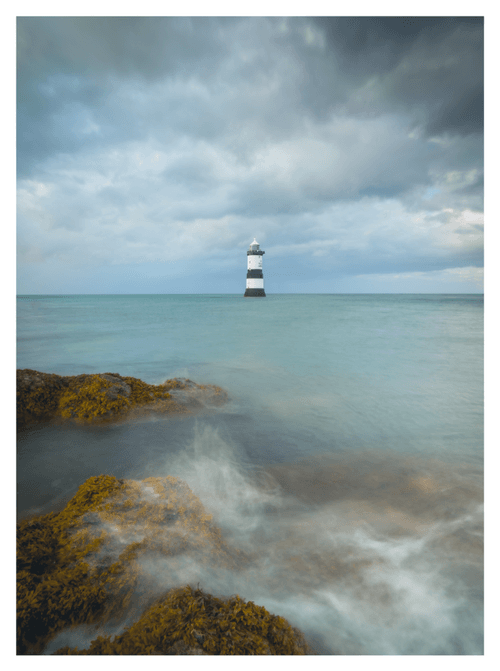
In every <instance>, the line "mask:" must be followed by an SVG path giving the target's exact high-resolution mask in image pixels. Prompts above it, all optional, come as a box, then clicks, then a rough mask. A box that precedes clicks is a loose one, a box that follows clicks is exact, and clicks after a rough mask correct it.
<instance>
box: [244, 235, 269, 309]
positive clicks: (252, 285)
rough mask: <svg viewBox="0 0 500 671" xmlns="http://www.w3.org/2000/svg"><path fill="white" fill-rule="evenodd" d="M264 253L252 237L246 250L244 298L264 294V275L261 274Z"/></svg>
mask: <svg viewBox="0 0 500 671" xmlns="http://www.w3.org/2000/svg"><path fill="white" fill-rule="evenodd" d="M263 254H265V252H263V251H262V250H261V249H260V245H259V243H258V242H257V240H256V239H255V238H254V239H253V242H252V244H251V245H250V247H249V248H248V251H247V268H248V270H247V288H246V291H245V298H249V297H251V296H255V297H257V296H264V297H265V295H266V292H265V291H264V275H263V274H262V255H263Z"/></svg>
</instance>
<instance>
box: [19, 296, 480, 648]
mask: <svg viewBox="0 0 500 671" xmlns="http://www.w3.org/2000/svg"><path fill="white" fill-rule="evenodd" d="M17 309H18V312H17V318H18V349H17V367H18V368H32V369H35V370H39V371H43V372H48V373H58V374H62V375H76V374H79V373H93V372H107V371H109V372H115V373H119V374H121V375H132V376H135V377H139V378H141V379H143V380H145V381H147V382H150V383H155V384H157V383H159V382H163V381H164V380H165V379H168V378H171V377H188V378H191V379H192V380H194V381H196V382H198V383H213V384H218V385H220V386H222V387H224V388H225V389H226V391H227V392H228V394H229V397H230V401H229V403H228V404H227V406H224V407H222V408H219V409H217V410H215V411H214V412H213V413H211V414H209V415H204V416H202V417H198V418H194V417H193V418H182V419H172V418H170V419H162V420H160V419H156V420H147V421H146V420H144V421H142V422H139V421H138V422H133V423H132V422H131V423H129V424H124V425H120V426H117V427H106V428H102V427H86V428H84V427H77V426H66V427H50V426H46V427H41V428H38V429H36V430H33V431H30V432H26V433H24V434H23V435H22V436H21V437H20V439H19V443H18V510H19V513H20V514H21V515H22V514H25V513H27V512H45V511H47V510H49V509H51V506H54V505H57V503H58V502H59V501H61V500H63V499H64V498H65V497H67V496H69V495H71V494H72V493H73V492H74V491H75V490H76V488H77V487H78V485H79V484H81V482H82V481H83V480H84V479H85V478H87V477H89V476H90V475H97V474H99V473H102V472H106V473H111V474H113V475H116V476H117V477H137V478H143V477H146V476H148V475H164V474H167V473H171V474H173V475H177V474H178V475H181V476H182V477H184V478H185V479H186V480H187V481H188V483H189V484H190V485H191V487H192V488H193V490H194V491H195V493H196V494H197V495H198V496H200V498H201V499H202V500H203V501H204V502H205V503H206V505H207V507H208V508H209V509H211V511H212V512H214V514H215V515H216V517H217V519H218V522H219V524H220V525H221V527H222V528H223V530H224V531H225V533H226V534H228V535H229V536H231V537H232V538H234V539H235V540H237V541H238V542H239V543H240V544H241V545H242V546H244V545H245V543H251V544H253V546H255V543H256V542H257V540H256V539H257V538H259V539H261V540H259V541H258V542H259V543H262V547H261V555H262V557H263V558H265V559H266V561H265V565H266V566H267V567H268V569H266V570H264V569H263V568H262V567H260V569H259V572H258V575H259V576H261V577H260V578H259V579H258V580H257V579H256V578H255V576H253V577H252V579H250V577H249V576H241V575H240V576H227V575H226V576H224V579H222V577H221V576H219V577H218V576H214V575H211V576H201V578H204V579H205V582H204V583H203V584H205V585H206V588H207V589H208V588H212V589H213V590H214V591H219V592H221V593H222V592H223V591H224V589H226V590H227V589H229V585H231V586H232V587H234V590H232V591H236V590H237V589H238V590H239V593H240V594H241V595H242V596H244V597H245V598H247V599H252V600H254V601H256V602H257V603H260V604H262V605H265V606H266V607H268V606H269V608H274V612H279V613H280V614H282V615H284V616H285V617H287V618H288V619H289V620H290V621H293V622H294V624H296V625H297V626H299V627H301V628H302V629H303V630H304V631H306V632H309V633H310V635H311V636H313V637H314V640H315V641H316V643H317V646H318V647H319V649H321V650H323V651H324V652H325V653H331V652H336V653H340V654H481V652H482V540H481V539H482V536H481V533H482V532H481V524H482V473H483V297H482V296H480V295H326V294H320V295H290V294H286V295H285V294H284V295H269V296H267V298H265V299H243V297H242V296H239V295H234V296H233V295H166V296H162V295H150V296H149V295H133V296H125V295H117V296H31V297H19V298H18V308H17ZM263 477H265V478H267V480H266V481H267V482H272V483H273V489H272V491H273V492H274V494H273V496H274V497H276V496H278V498H279V502H280V506H284V509H286V511H287V514H286V515H285V514H283V515H279V516H277V515H276V514H275V512H274V513H271V512H268V508H269V505H268V504H269V501H268V500H267V499H266V496H268V494H264V493H263V491H262V489H261V488H259V487H260V485H258V484H257V480H258V479H260V480H259V481H262V478H263ZM214 483H217V484H214ZM234 483H238V486H237V487H235V485H234ZM266 491H268V490H266ZM228 492H230V494H231V496H229V497H228ZM273 501H274V503H273V506H274V505H275V504H276V500H275V499H273ZM273 506H271V507H270V508H273ZM273 509H274V508H273ZM280 509H281V508H280ZM305 520H307V523H306V526H307V528H308V529H309V531H308V534H309V536H307V539H306V536H305V535H304V533H303V531H301V532H300V533H299V531H298V529H304V524H305ZM346 525H347V526H346ZM243 530H246V531H243ZM285 530H286V533H285ZM312 530H315V531H314V533H313V531H312ZM292 532H293V533H292ZM283 534H285V535H286V536H287V537H291V536H293V538H294V541H293V542H294V546H295V547H302V546H303V547H304V548H308V549H310V548H311V547H316V549H317V553H316V554H318V556H320V555H321V556H322V555H324V554H325V553H326V554H327V555H329V553H330V554H332V553H333V555H335V556H337V560H338V561H339V562H340V563H342V562H344V563H345V561H347V560H346V557H354V559H353V561H355V562H357V563H358V564H359V561H361V560H362V561H363V562H368V563H367V564H366V568H365V569H364V571H363V575H362V578H360V579H359V580H361V581H362V582H363V584H365V587H366V589H364V590H361V592H360V589H359V584H356V583H353V584H352V585H351V583H350V582H349V581H348V580H345V579H344V580H343V581H340V582H336V581H335V580H333V581H331V580H329V579H328V580H327V579H326V578H325V577H324V576H323V574H322V573H321V571H320V570H319V568H318V570H317V574H316V582H315V581H314V564H313V565H312V567H311V571H310V573H311V575H309V577H308V578H307V580H306V583H307V585H308V588H307V589H306V590H305V592H304V593H301V594H295V595H294V590H296V589H297V588H296V585H297V584H298V582H300V584H302V583H303V581H304V580H305V577H304V576H303V575H301V576H300V580H299V579H298V577H297V576H295V577H294V578H292V576H293V572H291V571H290V572H289V573H290V582H287V581H286V580H284V579H281V582H282V583H283V584H281V583H280V584H278V583H276V584H275V585H274V588H273V589H274V591H273V590H271V589H270V587H269V582H266V580H267V581H269V580H271V577H270V568H269V567H271V566H274V565H275V564H274V562H276V561H278V562H281V563H282V564H285V563H286V557H285V554H284V553H285V551H284V549H283V547H284V546H283V545H280V546H279V548H278V547H277V546H276V542H275V539H276V538H282V535H283ZM290 534H291V536H290ZM310 534H312V537H310ZM290 542H291V541H290ZM315 544H316V545H315ZM304 551H305V550H304ZM339 553H340V556H338V555H339ZM375 560H376V561H375ZM263 561H264V559H263ZM377 562H378V563H377ZM375 564H377V566H379V569H378V572H376V571H375V569H374V566H375ZM342 565H344V564H343V563H342ZM380 567H385V568H380ZM271 573H272V571H271ZM320 575H321V580H324V581H326V582H325V583H324V584H323V585H322V587H318V584H317V583H318V581H319V582H321V580H320V578H319V576H320ZM262 576H266V579H265V580H264V578H263V577H262ZM192 578H193V579H198V578H200V576H199V575H198V574H196V572H195V573H194V574H193V576H192ZM307 581H309V582H307ZM202 582H203V581H202V580H201V579H200V583H202ZM278 582H279V581H278ZM280 585H281V586H280ZM313 585H314V589H313ZM384 590H385V591H384ZM230 591H231V590H230ZM382 592H384V594H385V596H384V597H383V599H385V601H384V603H385V606H384V608H383V609H381V606H380V604H381V599H382V596H381V594H382ZM419 604H420V605H419ZM374 614H376V617H375V616H374ZM375 622H376V624H375Z"/></svg>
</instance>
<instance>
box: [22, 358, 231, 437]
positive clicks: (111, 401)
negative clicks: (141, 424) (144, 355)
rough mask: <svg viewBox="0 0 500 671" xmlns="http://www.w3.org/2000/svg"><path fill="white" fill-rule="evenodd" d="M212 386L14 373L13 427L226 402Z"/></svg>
mask: <svg viewBox="0 0 500 671" xmlns="http://www.w3.org/2000/svg"><path fill="white" fill-rule="evenodd" d="M227 398H228V397H227V394H226V392H225V391H224V390H223V389H221V388H220V387H217V386H215V385H199V384H196V383H195V382H193V381H192V380H187V379H185V378H175V379H171V380H166V381H165V382H164V383H163V384H160V385H152V384H148V383H146V382H143V381H142V380H140V379H138V378H134V377H122V376H121V375H119V374H118V373H109V372H108V373H98V374H94V375H85V374H84V375H73V376H62V375H56V374H55V373H41V372H38V371H36V370H31V369H24V370H18V371H17V425H18V428H19V429H22V428H24V427H25V426H26V425H28V424H31V423H33V422H40V421H48V420H54V419H58V420H60V419H77V420H82V421H96V420H107V421H110V420H112V421H116V420H118V419H121V418H124V417H126V416H138V415H140V414H144V412H148V413H151V412H154V413H163V414H164V413H190V412H193V411H196V410H198V411H199V410H202V409H203V408H204V407H212V406H217V405H221V404H222V403H225V402H226V401H227Z"/></svg>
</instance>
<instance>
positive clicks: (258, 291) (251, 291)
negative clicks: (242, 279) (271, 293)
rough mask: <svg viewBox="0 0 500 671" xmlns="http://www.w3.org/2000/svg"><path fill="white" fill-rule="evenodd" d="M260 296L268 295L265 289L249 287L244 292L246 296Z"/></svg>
mask: <svg viewBox="0 0 500 671" xmlns="http://www.w3.org/2000/svg"><path fill="white" fill-rule="evenodd" d="M259 296H260V297H261V298H265V297H266V292H265V291H264V289H247V290H246V291H245V294H244V298H257V297H259Z"/></svg>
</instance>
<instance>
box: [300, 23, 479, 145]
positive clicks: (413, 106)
mask: <svg viewBox="0 0 500 671" xmlns="http://www.w3.org/2000/svg"><path fill="white" fill-rule="evenodd" d="M313 20H314V22H315V23H316V24H317V25H318V26H319V27H320V28H321V29H322V30H323V31H324V33H325V35H326V37H327V40H328V45H329V48H330V50H331V54H330V59H331V60H332V61H333V62H336V63H338V68H339V70H340V71H341V73H342V75H343V76H347V77H348V81H349V83H350V84H349V86H347V88H346V89H345V90H344V91H343V94H344V95H343V97H341V99H340V104H346V105H347V107H348V109H349V110H350V111H351V112H354V113H365V114H369V113H370V111H371V112H373V111H379V110H381V109H384V108H387V107H390V108H392V109H394V106H395V105H396V106H397V107H398V108H399V109H401V110H406V111H408V112H410V113H413V114H414V115H415V121H416V122H418V123H421V124H422V125H423V126H424V127H425V130H426V132H427V134H429V135H433V134H439V133H444V132H447V131H448V132H452V133H455V132H456V133H462V134H466V133H472V132H474V133H476V132H481V131H482V128H483V111H484V108H483V97H484V93H483V72H484V62H483V61H484V47H483V18H482V17H460V18H454V17H431V18H425V17H371V18H367V17H339V18H329V17H324V18H315V19H313ZM373 78H376V79H377V84H378V85H379V86H380V87H381V88H380V89H377V91H376V92H375V95H374V92H373V91H372V90H371V89H370V86H366V87H364V86H363V85H366V84H367V83H368V82H370V80H372V81H373ZM353 84H354V85H355V87H356V89H357V90H358V95H357V96H350V95H349V94H350V90H352V89H351V87H352V85H353ZM330 90H331V91H332V97H331V104H330V106H331V105H333V106H335V104H337V105H338V104H339V101H337V102H336V101H335V98H336V96H337V95H338V87H336V86H335V82H334V81H333V78H332V79H331V88H330ZM340 90H341V91H342V87H340ZM380 93H382V96H380ZM342 98H343V99H342Z"/></svg>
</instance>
